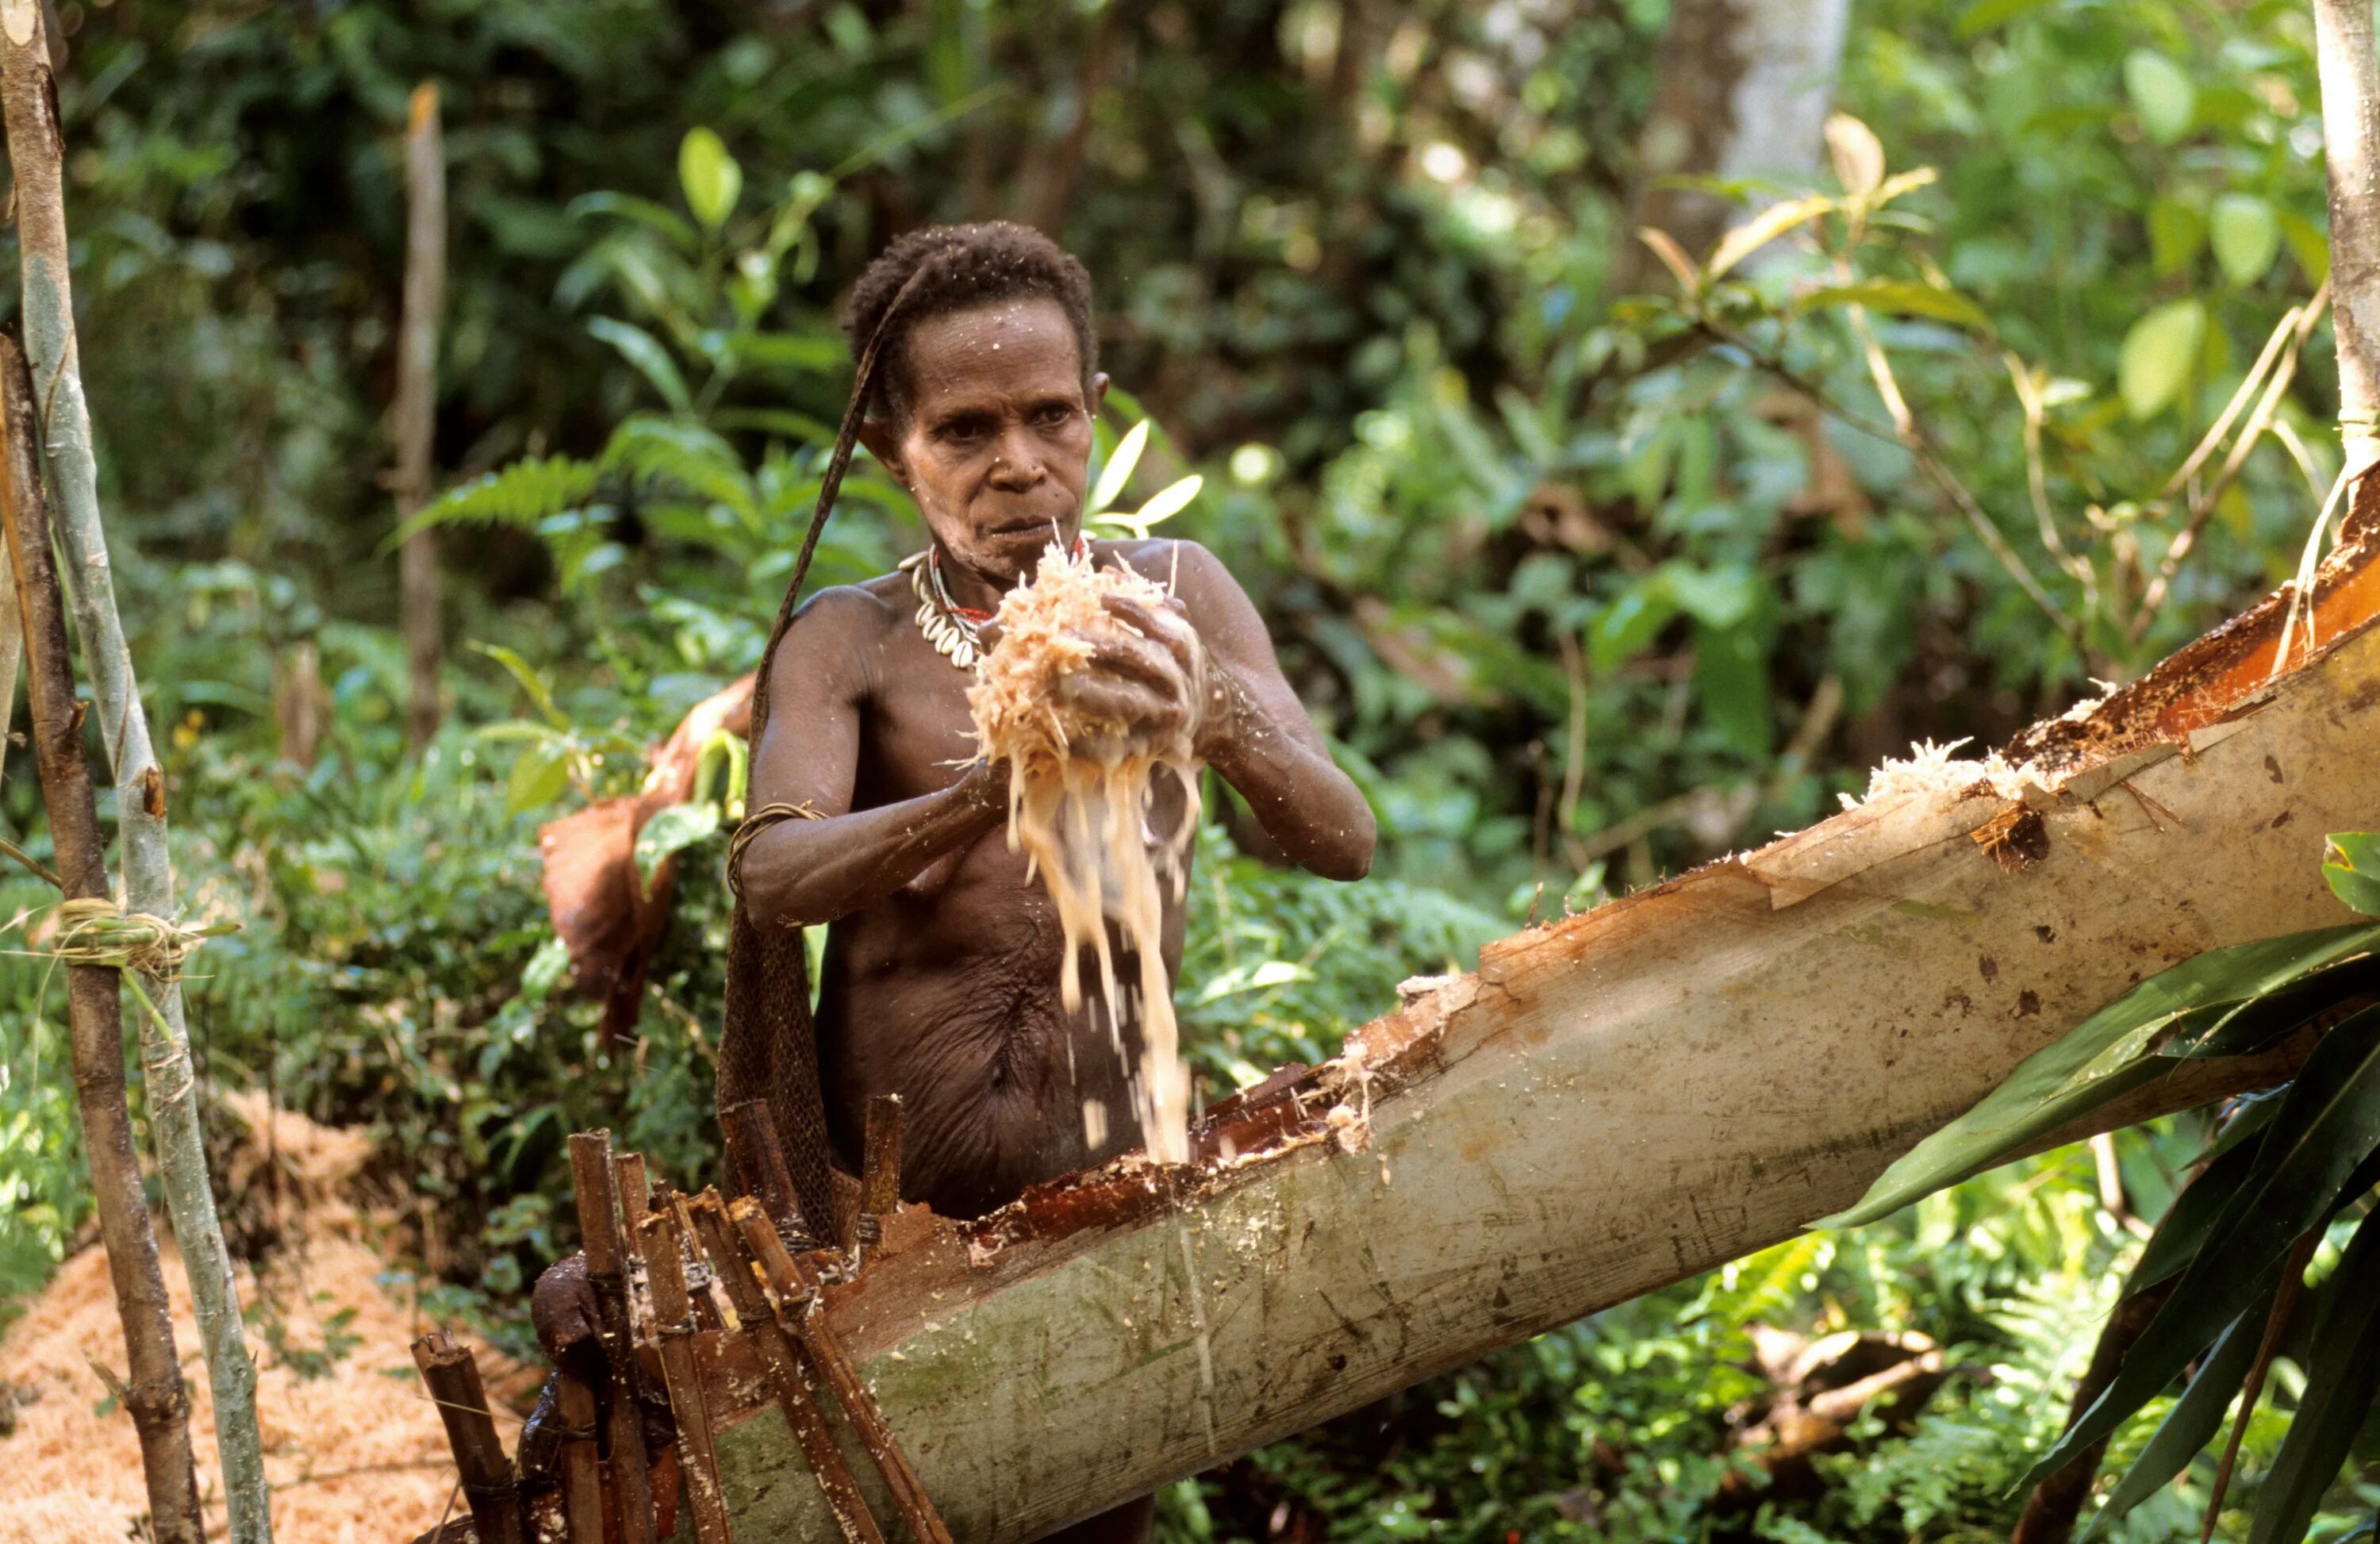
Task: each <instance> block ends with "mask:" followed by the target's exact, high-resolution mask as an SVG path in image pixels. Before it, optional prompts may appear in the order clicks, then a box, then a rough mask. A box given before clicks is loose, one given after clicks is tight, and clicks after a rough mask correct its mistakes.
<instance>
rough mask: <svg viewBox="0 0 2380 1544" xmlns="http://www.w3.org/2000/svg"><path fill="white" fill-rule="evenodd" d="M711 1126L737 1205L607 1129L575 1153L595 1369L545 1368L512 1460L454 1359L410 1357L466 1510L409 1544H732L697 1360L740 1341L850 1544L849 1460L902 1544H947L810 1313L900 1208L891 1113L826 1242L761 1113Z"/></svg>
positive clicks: (835, 1344)
mask: <svg viewBox="0 0 2380 1544" xmlns="http://www.w3.org/2000/svg"><path fill="white" fill-rule="evenodd" d="M723 1125H724V1126H725V1131H726V1139H727V1143H726V1145H727V1162H728V1170H729V1177H730V1187H731V1189H732V1190H733V1191H734V1192H735V1196H734V1198H732V1199H726V1198H722V1197H721V1195H720V1193H719V1191H718V1190H717V1188H715V1187H713V1188H709V1189H705V1190H704V1191H703V1192H702V1193H701V1194H700V1195H695V1196H689V1195H686V1194H683V1193H681V1192H679V1191H676V1190H673V1189H672V1188H671V1187H670V1186H669V1185H667V1184H665V1183H657V1182H656V1181H655V1179H654V1178H653V1177H652V1176H651V1175H650V1174H649V1173H648V1172H647V1169H646V1166H645V1161H644V1159H643V1157H642V1156H641V1155H639V1154H637V1153H619V1154H614V1153H613V1150H612V1138H611V1134H610V1133H609V1132H604V1131H595V1132H580V1133H578V1134H577V1135H575V1136H573V1137H571V1138H570V1166H571V1176H572V1179H573V1181H574V1183H575V1184H576V1185H577V1205H578V1226H579V1232H580V1234H581V1236H582V1238H583V1240H584V1243H585V1247H586V1257H587V1259H586V1263H587V1278H588V1281H589V1284H590V1285H591V1287H592V1288H593V1292H594V1298H595V1304H596V1308H597V1313H598V1319H597V1333H596V1336H595V1342H596V1344H597V1345H598V1346H599V1347H600V1348H601V1367H600V1370H599V1369H597V1368H587V1369H584V1370H586V1371H588V1372H589V1374H590V1375H589V1376H586V1377H581V1376H577V1375H575V1374H574V1372H573V1370H572V1369H570V1368H561V1369H557V1370H556V1371H555V1373H554V1374H553V1378H552V1379H551V1380H549V1381H548V1382H547V1384H546V1388H545V1392H544V1394H543V1396H542V1397H541V1398H540V1401H539V1403H538V1408H537V1411H536V1413H535V1414H533V1415H532V1416H530V1417H529V1420H528V1425H527V1426H526V1427H525V1428H524V1429H523V1430H522V1432H521V1437H520V1441H519V1443H518V1448H517V1451H516V1453H514V1454H512V1455H510V1456H507V1455H506V1453H505V1452H504V1441H503V1440H502V1439H501V1438H500V1437H499V1436H498V1435H497V1433H496V1429H495V1423H494V1421H493V1419H492V1415H491V1412H490V1410H489V1407H488V1400H487V1393H486V1391H485V1390H484V1389H483V1388H482V1387H481V1385H480V1371H479V1367H478V1364H477V1363H476V1362H475V1361H474V1360H473V1358H472V1356H471V1353H470V1352H469V1350H468V1349H466V1348H464V1347H462V1346H459V1345H457V1344H456V1343H455V1341H454V1340H453V1339H452V1338H451V1337H450V1336H449V1335H447V1334H446V1332H445V1331H438V1332H436V1333H433V1334H430V1335H425V1336H424V1337H422V1338H421V1339H420V1340H419V1341H418V1342H416V1343H415V1344H414V1347H413V1356H414V1361H415V1364H416V1365H417V1366H418V1367H419V1368H420V1369H421V1376H422V1380H423V1381H424V1382H426V1383H427V1384H429V1386H430V1393H431V1398H432V1399H433V1400H435V1401H436V1402H437V1404H438V1411H439V1415H440V1416H441V1417H442V1418H443V1420H444V1422H445V1425H446V1436H447V1441H448V1443H449V1445H450V1446H451V1447H452V1448H453V1449H454V1453H455V1467H456V1469H457V1470H458V1471H459V1473H460V1476H461V1485H460V1491H461V1494H462V1497H463V1499H464V1500H465V1501H466V1502H467V1503H468V1512H469V1515H468V1518H465V1517H457V1518H455V1519H453V1520H452V1521H449V1522H445V1523H442V1524H441V1525H440V1526H438V1527H437V1528H435V1529H433V1530H432V1531H431V1533H429V1534H426V1535H424V1536H422V1538H420V1539H419V1540H417V1541H416V1544H658V1541H660V1540H662V1539H668V1538H678V1539H686V1538H692V1539H693V1540H694V1541H695V1544H731V1540H732V1539H733V1538H734V1535H733V1533H732V1531H731V1529H730V1527H729V1523H728V1514H727V1507H726V1503H725V1501H724V1498H723V1495H722V1487H721V1483H720V1475H719V1464H718V1459H717V1456H716V1454H715V1453H713V1451H712V1447H711V1438H712V1425H711V1420H710V1415H709V1413H708V1412H707V1411H706V1410H705V1408H704V1396H703V1385H702V1382H701V1379H700V1376H699V1371H698V1366H699V1363H698V1356H699V1359H700V1363H710V1362H715V1361H716V1360H717V1358H718V1357H719V1356H721V1355H722V1353H723V1351H724V1348H725V1343H728V1342H730V1341H735V1340H740V1341H742V1342H743V1343H745V1344H746V1345H747V1347H748V1349H749V1353H750V1355H751V1357H752V1359H753V1360H755V1361H757V1362H758V1364H759V1366H760V1367H761V1368H764V1369H765V1370H766V1373H767V1376H768V1379H769V1382H770V1385H771V1391H772V1392H774V1393H775V1395H776V1398H777V1402H778V1404H779V1405H780V1406H781V1407H782V1408H783V1412H784V1416H785V1419H786V1422H787V1423H788V1424H789V1425H790V1426H791V1427H792V1428H793V1430H794V1435H795V1439H796V1440H797V1441H799V1442H800V1444H801V1449H802V1453H803V1455H804V1456H805V1457H806V1458H807V1460H808V1463H809V1467H810V1471H811V1473H812V1474H813V1476H815V1477H816V1478H817V1481H818V1485H819V1489H820V1491H821V1493H822V1494H823V1495H824V1496H825V1498H826V1501H827V1503H828V1510H829V1511H830V1512H832V1514H833V1515H834V1517H835V1520H836V1522H837V1523H838V1524H839V1525H840V1526H841V1528H842V1531H843V1536H844V1539H845V1540H846V1541H848V1544H884V1540H885V1538H886V1537H887V1535H886V1532H885V1530H884V1529H883V1527H881V1526H880V1525H879V1523H878V1521H877V1518H876V1516H875V1514H874V1513H873V1512H872V1511H871V1509H870V1508H869V1505H868V1498H867V1493H866V1491H865V1490H863V1489H862V1487H861V1483H860V1480H859V1478H858V1477H857V1474H856V1472H855V1470H854V1467H853V1465H852V1464H851V1463H850V1461H849V1460H848V1459H847V1458H846V1457H845V1454H844V1450H845V1446H846V1445H848V1446H850V1447H853V1448H856V1450H858V1452H859V1453H861V1455H862V1457H863V1460H864V1462H865V1464H866V1465H867V1466H868V1468H869V1469H871V1470H872V1471H873V1472H874V1474H875V1475H876V1476H877V1477H880V1479H881V1480H882V1492H883V1494H885V1495H887V1496H889V1497H890V1499H891V1502H892V1508H893V1510H895V1511H896V1512H897V1513H898V1514H899V1515H900V1519H901V1522H902V1524H903V1525H904V1526H905V1530H906V1532H907V1534H908V1536H909V1537H911V1538H915V1539H916V1540H917V1544H950V1538H951V1535H950V1531H949V1529H948V1528H946V1527H945V1526H943V1524H942V1521H941V1517H940V1516H939V1515H938V1514H936V1513H935V1511H934V1507H933V1503H932V1502H931V1501H929V1500H928V1499H927V1497H926V1492H925V1489H924V1487H923V1486H921V1485H920V1484H919V1483H918V1481H917V1474H916V1472H915V1471H914V1470H913V1469H912V1468H911V1467H910V1466H909V1462H908V1459H907V1457H906V1456H905V1454H904V1453H902V1451H901V1446H900V1443H899V1441H897V1440H896V1439H895V1438H894V1436H893V1434H892V1429H890V1428H889V1427H887V1426H886V1425H885V1423H884V1418H883V1416H882V1415H881V1413H880V1412H879V1411H878V1409H877V1407H876V1402H875V1400H874V1399H873V1398H872V1397H871V1396H870V1395H869V1393H868V1389H867V1386H866V1385H865V1384H864V1383H862V1382H861V1381H860V1379H859V1376H858V1374H857V1372H856V1370H855V1369H854V1368H853V1367H852V1364H851V1362H850V1360H849V1358H848V1357H847V1356H845V1355H844V1349H843V1345H842V1343H841V1342H840V1341H839V1340H838V1339H837V1338H836V1336H835V1334H834V1331H833V1330H832V1327H831V1326H830V1325H829V1324H828V1322H827V1320H826V1317H825V1315H824V1314H823V1313H822V1312H821V1311H820V1289H821V1287H822V1286H823V1285H824V1284H825V1283H828V1282H831V1281H840V1280H848V1279H850V1278H851V1277H852V1276H854V1275H856V1273H857V1271H858V1270H860V1269H861V1267H862V1266H863V1264H864V1263H865V1259H866V1255H867V1250H868V1246H869V1245H870V1244H872V1243H873V1241H874V1240H875V1238H876V1237H877V1236H878V1232H879V1229H878V1219H879V1218H880V1217H881V1216H884V1215H887V1214H889V1213H890V1212H891V1211H892V1210H894V1209H895V1208H896V1207H897V1206H898V1205H899V1187H900V1179H899V1176H900V1167H901V1160H900V1151H901V1102H900V1100H898V1099H891V1098H888V1099H881V1100H875V1101H873V1102H871V1104H870V1106H869V1108H868V1138H867V1155H866V1164H865V1172H864V1173H863V1175H862V1177H861V1180H860V1184H859V1193H858V1196H857V1198H856V1205H854V1206H852V1207H850V1208H848V1209H847V1215H846V1216H844V1218H841V1219H838V1220H833V1222H832V1223H831V1226H830V1234H832V1236H831V1237H829V1238H825V1239H821V1237H820V1234H818V1233H817V1232H815V1231H813V1229H812V1228H811V1227H810V1225H809V1223H808V1222H807V1219H805V1218H804V1217H803V1216H802V1214H801V1211H800V1209H799V1207H798V1206H797V1205H796V1203H795V1198H794V1187H793V1182H792V1179H791V1177H790V1175H789V1174H788V1173H787V1172H786V1169H785V1161H784V1155H783V1150H782V1149H780V1148H779V1147H778V1144H777V1138H776V1133H775V1130H774V1128H773V1127H772V1126H771V1125H770V1122H769V1116H768V1112H767V1109H766V1107H765V1106H763V1105H761V1104H760V1103H759V1102H758V1101H755V1102H753V1103H749V1104H744V1105H739V1106H737V1107H735V1108H734V1109H732V1110H729V1111H728V1112H726V1114H725V1116H724V1120H723ZM698 1347H699V1348H700V1350H699V1353H698ZM689 1522H690V1524H691V1528H690V1530H689V1527H688V1526H687V1525H688V1523H689ZM894 1537H898V1536H897V1535H895V1536H894Z"/></svg>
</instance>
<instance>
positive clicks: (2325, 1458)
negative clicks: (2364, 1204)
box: [2248, 1212, 2380, 1544]
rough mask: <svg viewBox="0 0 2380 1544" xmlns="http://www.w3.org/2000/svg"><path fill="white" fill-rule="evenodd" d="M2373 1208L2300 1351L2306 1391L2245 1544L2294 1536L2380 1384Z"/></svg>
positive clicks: (2379, 1240) (2379, 1276)
mask: <svg viewBox="0 0 2380 1544" xmlns="http://www.w3.org/2000/svg"><path fill="white" fill-rule="evenodd" d="M2374 1303H2380V1212H2375V1213H2374V1214H2373V1215H2371V1216H2369V1217H2366V1218H2365V1219H2364V1220H2363V1222H2362V1226H2360V1227H2358V1228H2357V1229H2356V1230H2355V1237H2354V1238H2353V1239H2352V1240H2351V1241H2350V1243H2349V1244H2348V1246H2347V1253H2346V1255H2345V1256H2344V1257H2343V1258H2341V1259H2340V1260H2339V1262H2338V1270H2335V1271H2333V1272H2332V1273H2331V1278H2330V1280H2329V1282H2328V1283H2325V1287H2324V1292H2323V1305H2322V1313H2321V1315H2320V1317H2319V1318H2317V1319H2315V1320H2314V1326H2313V1349H2312V1351H2311V1352H2310V1353H2309V1354H2308V1356H2307V1357H2306V1365H2305V1370H2306V1384H2305V1392H2304V1393H2303V1394H2302V1395H2301V1396H2300V1397H2299V1400H2298V1408H2297V1413H2296V1414H2295V1415H2294V1416H2291V1417H2290V1420H2289V1435H2287V1436H2285V1437H2283V1438H2282V1439H2281V1451H2280V1452H2278V1453H2275V1454H2274V1455H2273V1466H2272V1467H2271V1468H2270V1469H2269V1470H2267V1471H2265V1480H2264V1483H2263V1484H2262V1485H2260V1486H2258V1487H2257V1489H2256V1516H2255V1521H2254V1522H2253V1523H2252V1524H2250V1525H2249V1528H2248V1544H2296V1540H2298V1539H2301V1538H2304V1537H2305V1532H2306V1526H2307V1525H2308V1524H2309V1523H2311V1522H2312V1521H2313V1514H2314V1510H2315V1508H2316V1507H2318V1506H2319V1505H2320V1504H2321V1502H2322V1498H2323V1492H2325V1490H2327V1489H2330V1486H2331V1482H2332V1481H2333V1480H2335V1479H2337V1478H2338V1472H2339V1468H2340V1466H2341V1465H2344V1464H2345V1463H2346V1461H2347V1455H2348V1450H2349V1449H2350V1447H2351V1446H2352V1445H2353V1443H2354V1441H2355V1437H2356V1433H2357V1432H2359V1431H2361V1430H2362V1428H2363V1422H2364V1419H2365V1417H2366V1416H2368V1415H2369V1414H2370V1412H2371V1410H2372V1401H2373V1395H2374V1393H2375V1392H2380V1313H2374V1311H2373V1305H2374Z"/></svg>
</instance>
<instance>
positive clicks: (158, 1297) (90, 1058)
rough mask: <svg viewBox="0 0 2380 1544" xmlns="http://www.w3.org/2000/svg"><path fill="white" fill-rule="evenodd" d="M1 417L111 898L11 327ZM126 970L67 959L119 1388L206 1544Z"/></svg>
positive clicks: (169, 1533)
mask: <svg viewBox="0 0 2380 1544" xmlns="http://www.w3.org/2000/svg"><path fill="white" fill-rule="evenodd" d="M0 424H5V429H6V456H5V466H0V494H5V497H0V511H5V515H6V520H5V524H6V544H7V549H8V557H9V563H10V566H11V568H12V569H13V571H14V573H15V576H16V579H15V583H14V584H13V585H12V586H11V587H10V589H11V592H12V594H13V595H14V596H15V598H16V609H18V610H20V611H21V612H22V614H23V616H24V621H25V628H24V637H25V639H26V642H27V643H28V644H29V646H30V647H29V649H28V650H27V651H28V652H29V654H30V657H31V666H30V670H29V671H28V672H27V689H26V698H27V700H28V704H29V706H30V709H31V711H32V719H33V755H34V760H35V761H36V763H37V764H38V766H39V768H40V772H41V780H42V801H43V803H44V805H45V807H46V808H48V810H49V817H50V836H51V840H52V842H53V843H54V844H55V846H56V849H57V869H58V874H59V877H60V878H61V879H63V880H64V881H66V894H67V899H68V900H105V899H107V898H108V886H107V866H106V863H105V861H104V859H103V857H102V854H103V851H104V848H103V845H102V842H101V839H100V834H99V810H98V806H97V803H96V801H95V800H94V799H93V797H92V796H91V768H90V767H89V765H87V764H86V763H85V762H84V760H83V755H82V733H81V730H82V715H81V712H80V711H79V704H77V702H76V701H75V688H74V667H73V664H72V663H71V659H70V656H69V654H68V652H67V619H66V605H65V602H64V601H63V600H61V598H60V597H59V593H58V575H57V567H56V565H55V562H54V560H53V559H52V557H51V553H50V518H49V510H48V507H47V505H46V501H45V500H44V499H43V498H42V487H41V473H40V470H39V466H38V461H37V456H36V452H35V450H34V446H35V445H36V444H37V443H38V441H37V438H36V432H35V429H34V419H33V395H32V391H31V385H30V379H29V378H28V376H27V375H26V373H25V361H24V356H23V355H22V354H20V353H19V352H18V348H17V346H16V344H15V343H14V342H13V341H11V340H9V339H7V338H6V337H0ZM119 974H120V973H119V972H117V971H115V970H113V969H110V968H107V967H103V966H91V965H69V966H68V967H67V1019H68V1023H69V1026H70V1028H71V1036H72V1040H73V1054H74V1078H75V1094H76V1098H77V1100H78V1108H79V1112H80V1116H81V1120H82V1139H83V1151H84V1155H85V1157H86V1158H87V1159H88V1161H89V1162H90V1165H91V1190H92V1192H93V1195H94V1197H95V1198H96V1199H97V1201H98V1205H99V1232H100V1237H101V1239H102V1240H103V1242H104V1243H105V1245H106V1247H107V1270H108V1275H109V1277H110V1278H111V1279H112V1280H113V1282H114V1283H115V1311H116V1316H117V1318H118V1319H120V1320H121V1321H122V1322H123V1325H124V1350H125V1356H126V1359H127V1361H128V1364H129V1366H130V1368H131V1376H132V1381H131V1384H130V1385H129V1386H128V1387H127V1388H125V1389H124V1390H123V1391H122V1398H123V1403H124V1408H125V1410H126V1411H127V1412H128V1414H129V1415H130V1416H132V1425H133V1428H134V1429H135V1430H136V1431H138V1432H139V1433H140V1467H141V1472H142V1474H143V1475H144V1477H146V1478H147V1481H148V1487H149V1514H150V1518H151V1524H152V1528H153V1529H154V1537H155V1538H157V1539H158V1540H159V1541H160V1544H204V1539H205V1527H204V1520H203V1518H202V1517H201V1515H200V1510H199V1481H198V1474H197V1470H196V1467H195V1465H193V1463H192V1461H191V1457H190V1426H189V1414H190V1408H189V1400H188V1396H186V1395H185V1394H184V1393H183V1392H182V1367H181V1359H180V1357H179V1356H177V1355H176V1351H175V1349H174V1322H173V1319H172V1318H171V1317H170V1315H169V1314H168V1312H167V1308H166V1300H165V1278H164V1272H163V1271H162V1270H160V1268H159V1266H158V1263H157V1234H156V1232H155V1230H154V1229H153V1228H152V1225H151V1223H150V1221H149V1204H148V1202H147V1200H146V1199H145V1198H143V1197H142V1195H141V1193H140V1160H139V1159H138V1158H137V1157H136V1156H135V1155H134V1152H133V1147H132V1110H131V1106H130V1105H129V1104H128V1102H127V1099H126V1093H125V1082H124V1017H123V1004H122V1002H121V1000H120V997H119V987H120V982H119V979H118V977H119Z"/></svg>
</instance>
